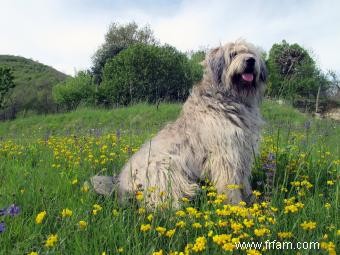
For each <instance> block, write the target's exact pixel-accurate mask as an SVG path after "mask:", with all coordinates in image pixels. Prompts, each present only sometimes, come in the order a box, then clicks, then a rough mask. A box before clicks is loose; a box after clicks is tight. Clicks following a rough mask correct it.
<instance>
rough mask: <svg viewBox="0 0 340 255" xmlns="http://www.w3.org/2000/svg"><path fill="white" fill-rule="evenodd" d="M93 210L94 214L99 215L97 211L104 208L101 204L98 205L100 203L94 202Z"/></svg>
mask: <svg viewBox="0 0 340 255" xmlns="http://www.w3.org/2000/svg"><path fill="white" fill-rule="evenodd" d="M93 208H94V209H93V210H92V214H93V215H97V213H98V212H100V211H101V210H102V209H103V208H102V207H101V206H100V205H98V204H94V205H93Z"/></svg>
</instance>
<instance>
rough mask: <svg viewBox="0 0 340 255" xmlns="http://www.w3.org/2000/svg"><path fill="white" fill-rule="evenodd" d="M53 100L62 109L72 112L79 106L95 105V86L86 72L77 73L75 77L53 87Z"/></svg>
mask: <svg viewBox="0 0 340 255" xmlns="http://www.w3.org/2000/svg"><path fill="white" fill-rule="evenodd" d="M52 92H53V98H54V100H55V101H56V102H57V103H58V104H59V105H60V106H61V107H62V108H64V109H66V110H72V109H75V108H77V107H78V106H79V105H80V104H83V105H93V104H94V103H95V86H94V85H93V83H92V77H91V76H90V75H89V74H88V73H86V72H79V73H78V74H77V75H76V77H74V78H73V77H71V78H67V79H66V81H65V82H61V83H59V84H57V85H56V86H55V87H53V91H52Z"/></svg>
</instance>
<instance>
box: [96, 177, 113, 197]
mask: <svg viewBox="0 0 340 255" xmlns="http://www.w3.org/2000/svg"><path fill="white" fill-rule="evenodd" d="M90 181H91V185H92V187H93V189H94V191H95V192H96V193H98V194H100V195H105V196H110V195H111V194H112V193H113V191H115V190H117V188H118V176H104V175H95V176H92V177H91V178H90Z"/></svg>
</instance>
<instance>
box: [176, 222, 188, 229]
mask: <svg viewBox="0 0 340 255" xmlns="http://www.w3.org/2000/svg"><path fill="white" fill-rule="evenodd" d="M185 225H186V223H185V222H184V221H182V220H181V221H179V222H177V223H176V227H178V228H183V227H185Z"/></svg>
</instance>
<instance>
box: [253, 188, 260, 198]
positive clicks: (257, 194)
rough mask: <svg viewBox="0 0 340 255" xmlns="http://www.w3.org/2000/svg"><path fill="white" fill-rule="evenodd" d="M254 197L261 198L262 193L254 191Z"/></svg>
mask: <svg viewBox="0 0 340 255" xmlns="http://www.w3.org/2000/svg"><path fill="white" fill-rule="evenodd" d="M253 195H254V196H256V197H259V196H261V192H260V191H257V190H254V191H253Z"/></svg>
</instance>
